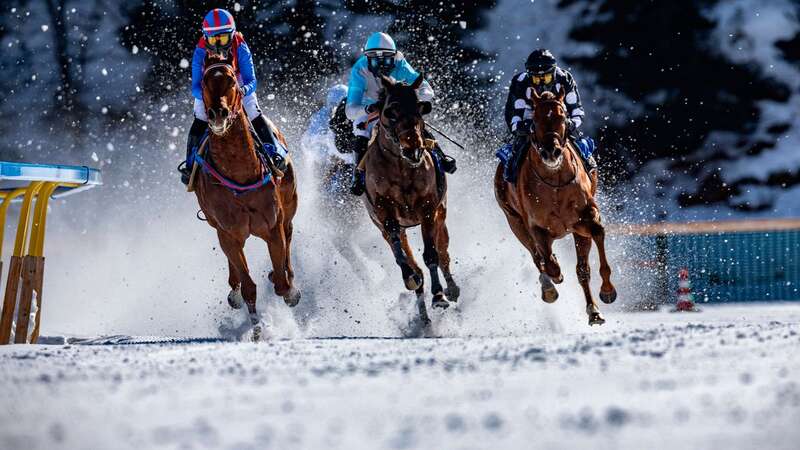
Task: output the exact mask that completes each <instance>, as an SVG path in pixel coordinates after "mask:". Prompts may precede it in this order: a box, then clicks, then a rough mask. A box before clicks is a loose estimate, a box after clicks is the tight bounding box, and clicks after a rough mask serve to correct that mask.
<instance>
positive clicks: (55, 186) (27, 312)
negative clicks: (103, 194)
mask: <svg viewBox="0 0 800 450" xmlns="http://www.w3.org/2000/svg"><path fill="white" fill-rule="evenodd" d="M100 184H102V181H101V177H100V172H99V171H98V170H96V169H91V168H89V167H85V166H58V165H46V164H26V163H9V162H0V199H2V203H0V276H2V273H3V272H2V270H3V269H4V261H3V260H2V254H3V253H2V250H3V238H4V237H5V225H6V216H7V214H8V209H9V207H10V206H11V204H12V203H15V202H20V203H21V207H20V213H19V221H18V224H17V229H16V238H15V241H14V250H13V252H12V254H11V258H10V260H9V264H8V280H7V282H6V289H5V294H4V296H3V304H2V312H0V345H4V344H9V343H11V340H12V337H13V341H14V343H17V344H24V343H35V342H36V340H37V338H38V337H39V328H40V324H41V314H42V286H43V284H44V263H45V258H44V241H45V230H46V223H47V208H48V204H49V201H50V199H51V198H59V197H63V196H65V195H68V194H74V193H76V192H80V191H83V190H86V189H89V188H91V187H94V186H97V185H100Z"/></svg>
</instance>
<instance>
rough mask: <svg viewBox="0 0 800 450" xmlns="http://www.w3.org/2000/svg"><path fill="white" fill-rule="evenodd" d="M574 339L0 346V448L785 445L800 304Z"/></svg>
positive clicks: (799, 401) (656, 321)
mask: <svg viewBox="0 0 800 450" xmlns="http://www.w3.org/2000/svg"><path fill="white" fill-rule="evenodd" d="M610 316H612V317H610V318H613V321H614V322H616V326H611V327H604V328H601V329H598V328H593V329H589V328H588V327H587V328H586V330H585V332H582V333H575V334H561V333H551V334H541V335H532V336H527V337H507V338H495V339H492V338H457V339H310V340H286V341H273V342H269V343H261V344H250V343H199V344H162V345H127V346H110V345H109V346H79V345H72V346H8V347H3V348H0V386H2V390H0V404H2V405H3V407H2V408H1V409H0V448H2V449H23V448H24V449H45V448H47V449H54V448H139V449H142V448H187V449H188V448H198V449H202V448H230V449H265V448H275V449H291V448H325V449H328V448H343V449H355V448H364V449H373V448H396V449H404V448H435V449H445V448H458V449H481V448H535V447H536V448H588V447H592V448H630V449H642V448H787V449H788V448H797V447H796V445H797V442H798V439H800V428H798V426H797V425H798V423H800V305H786V304H784V305H752V306H747V307H745V306H730V307H707V308H706V310H705V311H704V312H702V313H699V314H670V313H650V314H646V313H638V314H634V313H613V314H610Z"/></svg>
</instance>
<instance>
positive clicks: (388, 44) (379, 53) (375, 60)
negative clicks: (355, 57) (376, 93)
mask: <svg viewBox="0 0 800 450" xmlns="http://www.w3.org/2000/svg"><path fill="white" fill-rule="evenodd" d="M364 55H366V57H367V64H368V66H369V70H370V72H372V73H373V74H375V76H378V75H389V73H391V72H392V70H393V69H394V65H395V56H396V55H397V46H396V45H395V43H394V39H392V37H391V36H389V35H388V34H386V33H372V35H371V36H370V37H369V39H367V43H366V44H364Z"/></svg>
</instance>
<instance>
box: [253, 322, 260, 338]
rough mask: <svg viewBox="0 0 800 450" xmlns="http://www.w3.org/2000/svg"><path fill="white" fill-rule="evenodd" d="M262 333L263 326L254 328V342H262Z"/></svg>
mask: <svg viewBox="0 0 800 450" xmlns="http://www.w3.org/2000/svg"><path fill="white" fill-rule="evenodd" d="M261 331H262V330H261V325H254V326H253V342H258V341H260V340H261Z"/></svg>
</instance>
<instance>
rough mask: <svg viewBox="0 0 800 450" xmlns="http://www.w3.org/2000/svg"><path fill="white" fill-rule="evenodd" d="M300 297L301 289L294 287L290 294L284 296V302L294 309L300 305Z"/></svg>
mask: <svg viewBox="0 0 800 450" xmlns="http://www.w3.org/2000/svg"><path fill="white" fill-rule="evenodd" d="M300 297H301V294H300V289H297V288H295V287H294V286H292V288H291V289H290V290H289V293H288V294H286V295H284V296H283V301H284V302H285V303H286V304H287V305H289V307H291V308H294V307H295V306H297V304H298V303H300Z"/></svg>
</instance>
